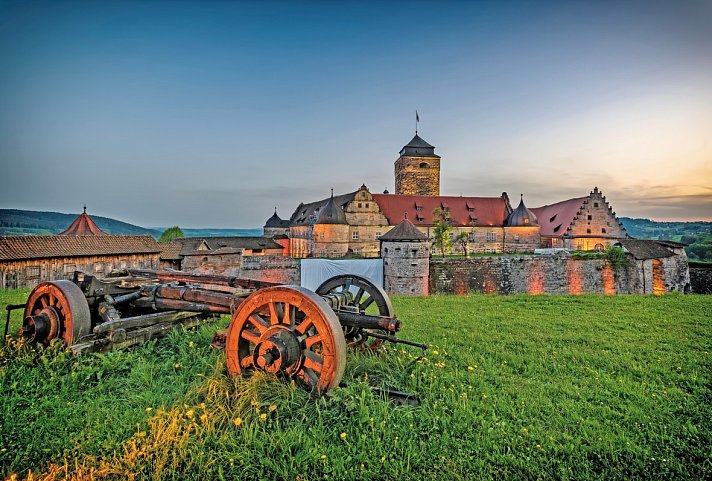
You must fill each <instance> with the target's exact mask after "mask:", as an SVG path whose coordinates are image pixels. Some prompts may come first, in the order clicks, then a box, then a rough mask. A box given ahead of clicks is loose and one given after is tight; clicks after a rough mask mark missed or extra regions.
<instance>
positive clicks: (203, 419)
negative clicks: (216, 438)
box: [200, 414, 208, 424]
mask: <svg viewBox="0 0 712 481" xmlns="http://www.w3.org/2000/svg"><path fill="white" fill-rule="evenodd" d="M200 420H201V421H202V422H203V424H207V422H208V415H207V414H203V415H202V416H200Z"/></svg>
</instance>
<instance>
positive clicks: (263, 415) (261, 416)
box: [260, 413, 267, 423]
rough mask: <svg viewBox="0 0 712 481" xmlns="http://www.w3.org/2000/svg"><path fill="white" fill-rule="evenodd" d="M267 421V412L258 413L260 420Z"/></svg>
mask: <svg viewBox="0 0 712 481" xmlns="http://www.w3.org/2000/svg"><path fill="white" fill-rule="evenodd" d="M265 421H267V413H262V414H260V422H262V423H263V422H265Z"/></svg>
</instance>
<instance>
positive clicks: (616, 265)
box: [603, 246, 626, 272]
mask: <svg viewBox="0 0 712 481" xmlns="http://www.w3.org/2000/svg"><path fill="white" fill-rule="evenodd" d="M603 255H604V257H605V258H606V260H607V261H608V263H609V264H610V265H611V268H612V269H613V271H614V272H616V271H618V270H619V269H622V268H623V267H624V266H625V264H626V258H625V251H624V250H623V248H622V247H619V246H608V247H607V248H606V250H605V251H604V253H603Z"/></svg>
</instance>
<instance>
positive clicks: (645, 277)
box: [430, 254, 689, 295]
mask: <svg viewBox="0 0 712 481" xmlns="http://www.w3.org/2000/svg"><path fill="white" fill-rule="evenodd" d="M686 265H687V262H686V259H681V258H677V257H675V258H668V259H664V262H662V269H660V270H658V273H662V276H663V277H664V283H663V289H664V291H665V292H671V291H685V286H686V284H687V283H689V277H686V275H685V274H686ZM653 270H654V266H653V262H652V260H647V261H643V262H641V261H635V260H634V259H632V258H630V257H629V258H628V260H627V263H626V265H625V266H624V267H623V268H621V269H619V270H618V271H616V272H614V271H613V269H612V268H611V267H610V265H609V264H608V263H607V262H606V261H605V260H603V259H586V260H578V259H573V258H572V257H571V256H569V255H566V254H562V255H556V256H517V255H511V256H496V257H495V256H493V257H474V258H469V259H465V258H463V259H453V258H449V259H448V258H446V259H438V258H432V259H431V260H430V293H431V294H467V293H468V292H480V293H487V294H495V293H498V294H519V293H529V294H583V293H601V294H607V295H613V294H643V293H653V287H654V285H653V284H654V283H653V278H654V275H653Z"/></svg>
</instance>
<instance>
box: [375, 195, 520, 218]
mask: <svg viewBox="0 0 712 481" xmlns="http://www.w3.org/2000/svg"><path fill="white" fill-rule="evenodd" d="M373 198H374V200H375V201H376V203H378V206H379V207H380V208H381V211H382V212H383V215H385V216H386V218H387V219H388V223H389V224H391V225H396V224H398V223H399V222H400V221H402V220H403V218H404V214H405V213H407V214H408V220H410V221H412V222H413V224H414V225H416V226H429V225H433V218H434V217H435V216H434V215H433V210H435V209H437V208H442V207H443V206H445V207H448V208H449V213H450V223H451V225H453V226H472V225H478V226H489V225H493V226H502V225H504V221H505V219H506V218H507V214H508V212H507V204H506V203H505V201H504V199H503V198H502V197H452V196H442V195H441V196H427V195H396V194H373ZM416 206H418V207H419V208H420V210H417V209H416ZM468 208H470V209H473V210H472V211H469V210H468ZM471 217H473V218H475V219H476V220H477V221H476V223H474V224H473V222H472V221H471V220H470V218H471Z"/></svg>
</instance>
